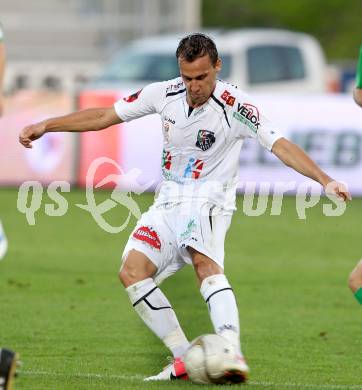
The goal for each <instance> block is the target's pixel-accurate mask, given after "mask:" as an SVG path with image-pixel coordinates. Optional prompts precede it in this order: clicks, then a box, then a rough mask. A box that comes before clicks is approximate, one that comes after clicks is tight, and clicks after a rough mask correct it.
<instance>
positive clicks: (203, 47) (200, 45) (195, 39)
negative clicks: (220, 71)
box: [176, 33, 219, 66]
mask: <svg viewBox="0 0 362 390" xmlns="http://www.w3.org/2000/svg"><path fill="white" fill-rule="evenodd" d="M206 54H208V55H209V57H210V60H211V63H212V65H213V66H215V65H216V61H217V59H218V58H219V54H218V52H217V48H216V45H215V43H214V41H213V40H212V39H211V38H210V37H208V36H207V35H205V34H201V33H196V34H191V35H187V36H186V37H184V38H182V39H181V41H180V43H179V45H178V47H177V50H176V58H177V59H179V58H180V57H182V58H183V59H185V60H186V61H188V62H192V61H195V60H196V59H197V58H199V57H203V56H204V55H206Z"/></svg>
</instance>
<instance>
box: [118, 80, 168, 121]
mask: <svg viewBox="0 0 362 390" xmlns="http://www.w3.org/2000/svg"><path fill="white" fill-rule="evenodd" d="M165 96H166V83H164V82H159V83H153V84H149V85H147V86H146V87H145V88H143V89H141V90H139V91H137V92H135V93H134V94H132V95H130V96H128V97H125V98H123V99H120V100H118V101H117V102H116V103H114V109H115V110H116V113H117V115H118V116H119V117H120V118H121V119H122V120H123V121H124V122H128V121H130V120H132V119H137V118H140V117H142V116H145V115H149V114H156V113H159V112H161V110H162V107H163V105H164V101H165Z"/></svg>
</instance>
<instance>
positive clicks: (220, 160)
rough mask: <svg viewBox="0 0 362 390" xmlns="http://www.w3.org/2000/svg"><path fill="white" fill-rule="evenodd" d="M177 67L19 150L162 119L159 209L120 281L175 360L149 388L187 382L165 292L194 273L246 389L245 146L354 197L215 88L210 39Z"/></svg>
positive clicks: (224, 88)
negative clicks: (237, 220) (227, 264)
mask: <svg viewBox="0 0 362 390" xmlns="http://www.w3.org/2000/svg"><path fill="white" fill-rule="evenodd" d="M176 57H177V60H178V64H179V69H180V75H181V77H178V78H175V79H173V80H168V81H164V82H157V83H153V84H150V85H148V86H146V87H145V88H144V89H142V90H141V91H138V92H136V93H135V94H133V95H131V96H129V97H128V98H125V99H121V100H119V101H117V102H116V103H115V104H114V106H112V107H108V108H95V109H88V110H84V111H79V112H76V113H72V114H70V115H66V116H63V117H58V118H51V119H47V120H44V121H42V122H39V123H37V124H34V125H30V126H27V127H25V128H24V129H23V130H22V131H21V133H20V135H19V141H20V143H21V144H22V145H23V146H25V147H26V148H31V147H32V142H33V141H34V140H36V139H38V138H39V137H41V136H42V135H43V134H45V133H47V132H57V131H77V132H79V131H85V130H92V131H95V130H101V129H104V128H106V127H109V126H111V125H114V124H117V123H121V122H123V121H130V120H133V119H136V118H139V117H142V116H144V115H148V114H153V113H158V114H160V116H161V120H162V131H163V136H164V144H163V147H164V150H163V159H162V171H163V178H164V180H163V183H162V185H161V188H160V192H159V194H158V197H157V199H156V200H155V202H154V204H153V206H151V207H150V209H149V210H148V211H147V212H146V213H145V214H143V215H142V217H141V219H140V220H139V221H138V222H137V225H136V227H135V229H134V231H133V233H132V234H131V236H130V238H129V241H128V243H127V244H126V247H125V249H124V252H123V256H122V259H123V262H122V267H121V270H120V273H119V277H120V280H121V282H122V283H123V285H124V286H125V288H126V291H127V293H128V295H129V298H130V301H131V303H132V305H133V307H134V308H135V310H136V311H137V313H138V314H139V316H140V317H141V318H142V320H143V321H144V322H145V324H146V325H147V326H148V327H149V328H150V329H151V330H152V331H153V332H154V333H155V334H156V335H157V336H158V337H159V338H160V339H161V340H162V342H163V343H164V344H165V345H166V347H168V348H169V349H170V351H171V353H172V354H173V357H174V361H173V362H172V363H171V364H170V365H168V366H167V367H165V368H164V369H163V370H162V371H161V372H160V373H159V374H157V375H155V376H152V377H149V378H146V380H170V379H173V378H185V377H186V372H185V367H184V364H183V360H182V357H183V355H184V353H185V351H186V350H187V348H188V346H189V342H188V340H187V338H186V336H185V334H184V332H183V330H182V329H181V327H180V324H179V322H178V319H177V317H176V314H175V312H174V310H173V309H172V306H171V304H170V302H169V301H168V299H167V298H166V296H165V295H164V294H163V292H162V291H161V289H160V288H159V285H160V283H161V282H162V281H163V280H164V279H165V278H167V277H169V276H171V275H172V274H174V273H175V272H176V271H178V270H179V269H180V268H182V267H183V266H184V265H185V264H192V266H193V267H194V270H195V273H196V277H197V279H198V282H199V285H200V292H201V295H202V297H203V298H204V300H205V302H206V303H207V306H208V309H209V314H210V317H211V321H212V323H213V326H214V329H215V332H216V333H217V334H219V335H221V336H223V337H225V338H226V339H228V340H229V341H230V342H231V343H232V344H233V345H234V346H235V350H236V353H235V359H234V362H233V363H232V364H229V365H225V367H223V369H224V371H225V373H226V375H230V380H232V381H234V382H244V381H246V378H247V375H248V372H249V368H248V366H247V364H246V362H245V359H244V357H243V354H242V352H241V349H240V340H239V339H240V338H239V313H238V308H237V304H236V300H235V296H234V293H233V290H232V288H231V286H230V284H229V282H228V279H227V277H226V276H225V275H224V271H223V270H224V239H225V235H226V232H227V230H228V228H229V225H230V222H231V216H232V213H233V211H234V209H235V190H236V185H237V182H238V167H239V153H240V149H241V146H242V143H243V141H244V139H245V138H247V137H251V138H255V139H256V140H257V141H258V142H259V143H260V144H261V145H263V146H264V147H265V148H267V149H268V150H270V151H271V152H272V153H274V154H275V155H276V156H277V157H278V158H279V159H280V160H281V161H283V162H284V163H285V164H286V165H288V166H290V167H292V168H293V169H295V170H297V171H298V172H300V173H302V174H303V175H305V176H308V177H310V178H312V179H314V180H316V181H317V182H319V183H320V184H321V185H322V186H323V187H324V188H326V186H327V185H328V187H329V188H330V190H331V191H332V192H333V193H334V194H335V195H336V196H338V197H339V198H341V199H343V200H347V199H350V194H349V192H348V191H347V190H346V189H345V188H344V187H343V185H342V184H341V183H338V182H335V181H334V180H333V179H332V178H330V177H329V176H328V175H327V174H326V173H324V172H323V171H322V170H321V169H320V168H319V167H318V166H317V165H316V164H315V163H314V162H313V161H312V160H311V159H310V158H309V157H308V156H307V155H306V153H304V151H303V150H301V149H300V148H299V147H298V146H296V145H295V144H293V143H292V142H290V141H288V140H287V139H286V138H284V137H283V136H282V134H280V133H279V132H278V130H277V129H276V128H275V126H274V125H273V124H272V123H271V122H270V121H269V120H268V119H267V118H266V117H265V116H264V115H263V114H262V113H261V112H260V111H259V109H258V108H257V106H256V105H255V104H254V103H253V102H252V101H251V100H250V98H249V97H248V96H247V95H246V94H244V93H243V92H242V91H239V90H238V89H237V88H236V87H234V86H233V85H231V84H229V83H225V82H223V81H221V80H218V79H217V75H218V73H219V71H220V70H221V66H222V63H221V60H220V58H219V56H218V52H217V48H216V46H215V44H214V42H213V41H212V40H211V39H210V38H209V37H207V36H205V35H203V34H199V33H197V34H192V35H189V36H186V37H185V38H183V39H182V40H181V41H180V43H179V45H178V48H177V50H176Z"/></svg>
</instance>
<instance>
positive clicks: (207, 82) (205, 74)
mask: <svg viewBox="0 0 362 390" xmlns="http://www.w3.org/2000/svg"><path fill="white" fill-rule="evenodd" d="M178 64H179V67H180V74H181V77H182V79H183V82H184V84H185V86H186V90H187V101H188V103H189V105H190V106H191V107H198V106H201V105H202V104H204V103H205V102H206V101H207V100H208V99H209V97H210V96H211V94H212V92H213V90H214V88H215V84H216V77H217V74H218V72H220V70H221V60H220V59H218V60H217V62H216V64H215V66H214V65H213V64H212V63H211V60H210V57H209V55H208V54H206V55H204V56H203V57H199V58H196V60H195V61H192V62H188V61H186V60H185V59H183V58H182V57H180V58H179V60H178Z"/></svg>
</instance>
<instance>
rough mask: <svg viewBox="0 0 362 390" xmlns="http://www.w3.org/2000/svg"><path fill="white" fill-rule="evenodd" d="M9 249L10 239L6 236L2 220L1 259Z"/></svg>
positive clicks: (0, 231) (0, 237)
mask: <svg viewBox="0 0 362 390" xmlns="http://www.w3.org/2000/svg"><path fill="white" fill-rule="evenodd" d="M7 249H8V241H7V239H6V236H5V232H4V228H3V225H2V223H1V220H0V260H1V259H3V258H4V256H5V255H6V252H7Z"/></svg>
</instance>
